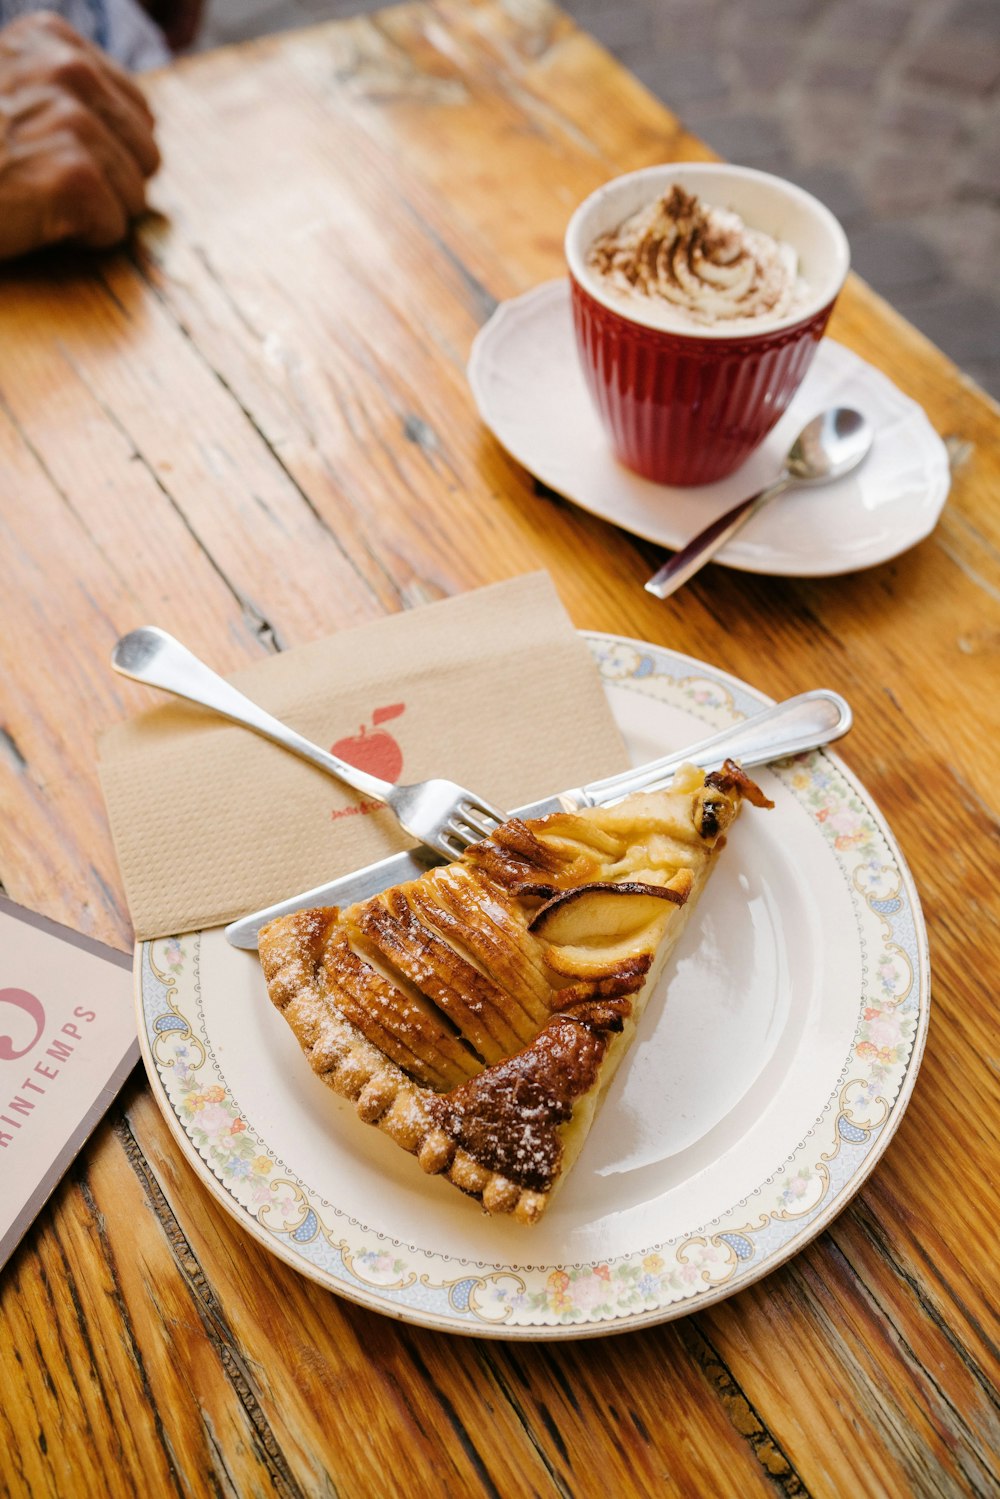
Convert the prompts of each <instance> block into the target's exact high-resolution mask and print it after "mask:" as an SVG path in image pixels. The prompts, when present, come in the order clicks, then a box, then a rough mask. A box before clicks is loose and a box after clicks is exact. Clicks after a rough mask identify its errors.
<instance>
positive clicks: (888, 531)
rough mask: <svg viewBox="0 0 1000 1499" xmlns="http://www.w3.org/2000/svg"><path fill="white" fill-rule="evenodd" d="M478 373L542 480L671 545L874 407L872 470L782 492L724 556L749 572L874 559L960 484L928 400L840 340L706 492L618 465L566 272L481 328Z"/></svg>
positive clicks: (513, 450) (484, 397) (490, 407)
mask: <svg viewBox="0 0 1000 1499" xmlns="http://www.w3.org/2000/svg"><path fill="white" fill-rule="evenodd" d="M468 379H469V385H470V388H471V390H472V393H473V396H474V397H475V401H476V405H477V407H478V409H479V414H480V416H481V417H482V419H483V421H484V422H485V423H486V425H487V427H489V429H490V431H491V432H492V433H493V435H494V436H495V437H496V438H497V440H498V442H500V443H501V444H502V445H503V447H504V448H505V449H506V450H507V452H508V453H510V455H511V457H512V458H514V459H516V461H517V462H518V463H520V464H521V465H523V467H524V468H526V469H527V470H528V471H529V472H530V473H532V474H533V475H534V476H535V478H536V479H539V480H541V482H542V483H543V484H544V485H546V486H547V488H549V489H552V490H554V491H555V492H556V493H557V494H561V495H564V496H565V497H566V498H567V499H568V500H571V501H572V502H573V503H574V504H575V505H579V506H580V507H581V509H583V510H589V511H590V512H591V513H592V514H594V515H598V516H600V517H601V518H602V519H603V520H607V521H610V522H611V523H612V524H613V525H616V526H621V527H623V529H624V530H626V531H631V532H633V533H634V534H635V535H636V536H643V537H645V538H646V540H647V541H654V542H658V543H659V544H660V545H662V546H667V547H672V548H677V547H680V546H683V545H684V543H685V542H686V541H689V540H690V538H691V537H692V536H695V535H697V534H698V532H699V531H701V529H702V528H703V527H704V526H706V525H707V524H708V523H709V522H710V521H712V520H714V519H715V518H716V516H719V515H722V514H723V512H724V511H726V510H728V509H729V508H730V507H731V506H732V505H735V504H736V502H737V500H741V499H744V498H745V496H746V495H748V494H755V493H756V492H757V490H759V489H763V487H764V485H765V484H769V483H770V482H771V480H772V479H773V478H774V476H775V474H777V473H778V472H780V469H781V465H782V462H783V460H784V457H785V454H786V453H787V452H788V449H789V447H790V446H791V444H792V442H793V441H794V439H795V437H796V435H797V433H798V432H799V431H800V430H801V429H802V427H803V425H804V424H805V423H806V422H807V421H808V420H809V419H810V418H811V417H813V416H815V415H817V413H818V412H820V411H824V410H826V409H828V408H829V407H832V406H844V405H846V406H855V407H857V408H858V409H859V410H861V411H864V412H865V414H866V415H867V416H868V417H869V418H870V420H871V421H872V422H873V424H874V426H875V431H876V437H875V445H874V448H873V449H872V452H871V453H870V455H869V456H868V458H867V459H866V460H865V462H864V463H863V464H862V465H861V467H860V468H859V469H857V470H855V472H854V473H852V474H849V475H848V476H847V477H846V478H843V479H838V480H836V481H835V482H834V483H832V484H824V485H822V486H820V487H818V488H816V489H813V490H811V491H808V492H807V491H805V490H802V489H798V490H794V491H792V492H790V493H789V494H787V495H782V496H780V497H779V498H778V499H777V500H775V502H774V503H773V504H772V505H769V506H768V507H767V508H766V509H765V510H763V511H762V512H761V514H760V515H758V516H755V517H754V519H753V520H751V521H750V522H748V524H747V525H746V527H745V528H744V529H743V530H741V531H740V532H739V534H738V535H737V536H735V537H734V538H733V539H732V540H731V541H729V542H728V543H727V544H726V546H724V547H723V548H722V550H721V551H720V552H719V553H718V555H717V556H716V557H715V559H714V560H715V562H716V563H719V564H721V565H722V566H724V567H733V568H739V569H741V570H743V571H745V572H752V573H770V574H775V575H785V576H789V577H803V578H806V577H823V576H829V575H833V574H837V573H846V572H853V571H855V570H856V569H859V568H865V567H874V566H875V565H877V564H878V563H880V562H885V561H887V560H888V559H889V558H890V557H895V556H897V555H898V554H899V553H900V552H904V551H906V550H907V549H908V548H909V547H912V546H915V545H916V543H917V542H919V541H922V540H923V539H924V537H925V536H927V535H929V534H930V532H931V531H932V530H933V529H934V526H935V525H936V524H937V520H938V516H939V515H940V513H941V510H942V507H943V506H944V503H945V501H946V499H947V498H948V491H949V489H950V487H951V477H950V473H949V468H948V454H947V450H946V448H945V445H944V443H943V442H942V440H941V438H940V437H939V436H938V434H937V433H936V432H935V431H934V429H933V427H932V426H931V424H930V422H929V421H928V419H927V416H926V413H925V412H924V411H923V409H922V408H921V407H920V406H919V405H918V404H917V402H916V401H914V400H912V399H911V398H910V397H909V396H907V395H904V393H903V392H902V391H901V390H900V389H899V388H898V387H897V386H896V385H894V384H893V382H892V381H891V380H890V379H889V378H888V377H887V376H886V375H883V374H882V372H881V370H877V369H875V368H874V366H873V365H871V364H869V363H868V362H867V361H866V360H864V359H862V358H861V357H860V355H858V354H855V353H854V351H853V350H852V349H848V348H845V347H844V345H843V344H839V343H836V342H835V341H834V340H833V339H831V338H824V339H822V340H821V342H820V345H819V348H818V349H817V351H816V357H815V359H814V360H813V363H812V365H811V366H810V368H809V370H808V371H807V373H806V377H805V379H804V380H803V382H802V386H801V388H800V389H799V390H798V391H797V392H796V394H795V396H794V397H793V399H792V401H791V403H790V405H789V407H788V410H787V411H786V412H785V413H784V414H783V415H782V417H781V418H780V420H779V421H778V423H777V425H776V426H775V427H774V429H773V431H771V432H770V433H769V434H768V435H767V437H766V438H765V439H764V441H763V443H762V444H761V446H760V447H759V448H758V449H757V451H756V452H755V453H753V454H752V455H751V456H750V458H748V459H747V461H746V463H745V464H743V465H742V467H741V468H739V469H737V471H736V473H734V474H730V475H729V476H728V478H725V479H720V480H719V481H718V482H717V483H714V484H704V485H700V486H698V487H697V488H694V489H685V488H674V487H671V486H669V485H665V484H654V483H653V482H652V481H651V480H649V479H643V478H641V477H640V475H638V474H635V473H633V472H632V471H631V469H628V468H625V467H624V466H623V465H622V464H620V463H618V462H616V460H615V458H614V456H613V454H612V452H611V449H610V447H609V446H608V443H607V441H606V439H605V437H604V434H603V431H602V429H601V427H600V423H599V422H598V419H597V416H596V413H595V412H594V409H593V406H592V404H591V401H590V397H589V395H588V393H587V388H586V386H585V384H584V381H583V376H582V374H581V371H580V366H579V362H578V360H577V356H576V348H575V345H574V337H573V326H572V319H571V315H570V303H569V284H568V282H567V281H565V280H561V281H547V282H545V283H543V285H541V286H537V287H535V288H534V289H533V290H532V291H529V292H525V293H523V295H521V296H519V297H514V298H512V299H511V300H509V301H506V302H501V304H500V306H499V307H498V308H497V310H496V311H495V312H494V314H493V316H492V317H491V318H490V320H489V322H487V323H486V324H484V326H483V327H482V328H481V329H480V330H479V332H478V334H477V335H476V338H475V340H474V342H473V345H472V350H471V353H470V356H469V364H468Z"/></svg>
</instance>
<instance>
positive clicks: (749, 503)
mask: <svg viewBox="0 0 1000 1499" xmlns="http://www.w3.org/2000/svg"><path fill="white" fill-rule="evenodd" d="M791 482H792V476H791V475H790V474H787V473H785V474H782V475H781V477H780V479H776V480H775V481H774V483H773V484H769V485H768V486H767V488H766V489H762V490H760V491H759V493H757V494H752V495H751V496H750V498H749V499H748V500H740V502H739V504H738V505H734V506H733V508H732V510H727V511H726V513H725V515H720V516H719V518H718V519H717V520H714V521H712V523H711V525H709V526H706V527H705V529H704V531H699V533H698V535H697V536H696V537H695V538H694V539H693V540H692V541H689V542H688V544H687V546H685V547H681V549H680V551H679V552H675V553H674V555H673V556H672V557H671V558H669V559H668V560H667V561H666V562H665V563H664V564H663V566H662V567H661V568H660V570H659V572H657V573H654V574H653V576H652V577H651V578H650V580H649V582H648V583H647V584H646V592H647V593H655V594H656V597H657V598H658V599H665V598H668V597H669V596H670V594H672V593H676V591H677V589H678V588H680V587H681V586H682V584H684V583H686V582H687V580H688V579H689V578H693V577H694V575H695V573H696V572H700V571H701V569H702V568H703V567H704V566H705V563H706V562H708V561H709V560H710V559H711V558H712V557H714V556H715V554H716V552H717V551H718V550H719V549H720V547H724V546H725V544H726V542H727V541H728V540H729V538H730V537H731V536H735V535H736V532H737V531H738V530H739V529H740V527H741V526H745V525H746V523H747V521H748V520H749V519H750V517H751V516H752V515H756V514H757V511H758V510H762V509H763V508H764V506H765V505H766V504H767V503H768V501H769V500H773V499H774V497H775V495H779V494H781V493H782V491H783V490H785V489H787V488H788V486H789V484H790V483H791Z"/></svg>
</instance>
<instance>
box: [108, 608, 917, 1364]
mask: <svg viewBox="0 0 1000 1499" xmlns="http://www.w3.org/2000/svg"><path fill="white" fill-rule="evenodd" d="M584 638H585V640H586V641H587V644H588V645H589V647H590V649H591V651H592V653H593V655H594V658H595V661H596V663H597V666H598V669H599V671H600V673H601V676H602V679H603V681H604V684H605V687H606V690H607V693H608V697H609V702H610V704H611V707H612V710H613V712H614V713H615V716H616V719H617V721H618V722H619V725H620V727H621V728H622V732H623V734H624V736H625V739H626V742H627V743H628V744H629V746H630V749H631V752H632V754H633V756H634V757H635V758H636V759H637V760H638V759H642V758H648V757H650V756H651V755H652V754H654V753H656V752H657V750H659V751H660V752H662V751H663V750H664V749H666V748H669V747H670V746H671V745H675V744H676V745H681V744H683V743H684V742H685V740H686V739H687V740H689V741H694V740H695V739H697V738H700V737H703V736H704V735H705V734H706V733H708V732H711V731H712V730H713V729H716V728H720V727H723V726H724V725H725V724H727V723H731V722H733V721H735V720H737V719H739V718H741V717H744V716H746V715H747V714H748V713H751V712H754V711H755V710H756V709H757V708H758V707H759V706H761V704H762V703H764V702H766V701H767V699H765V698H763V697H762V696H761V694H759V693H757V692H756V691H754V690H753V689H752V688H750V687H748V686H747V685H746V684H744V683H742V682H740V681H738V680H737V679H736V678H734V677H731V676H728V675H726V674H725V673H723V672H721V671H719V670H718V669H716V668H714V667H711V666H708V665H706V664H705V663H703V662H699V661H695V660H693V659H691V658H689V657H685V656H681V655H678V654H676V653H674V652H672V651H669V650H666V649H664V648H662V647H658V646H652V645H647V644H644V643H642V642H638V641H631V640H626V639H623V638H620V637H612V636H605V635H596V634H589V635H586V636H584ZM759 778H760V779H761V781H762V784H764V785H765V788H766V789H767V791H768V793H769V795H770V796H771V797H772V798H773V799H774V801H775V803H776V805H775V810H774V811H773V812H769V813H766V814H765V813H756V812H753V813H751V812H750V811H749V809H748V811H747V812H746V813H745V814H744V817H742V818H741V819H740V821H739V823H738V824H737V825H736V828H735V829H734V830H733V833H732V834H731V836H730V847H729V848H728V849H727V854H726V859H725V860H724V861H722V862H720V865H719V868H718V869H717V870H716V872H715V875H714V876H713V881H712V883H711V884H710V885H709V887H708V889H707V890H706V892H705V895H704V896H703V898H702V901H701V903H700V905H699V908H698V911H697V912H696V913H695V918H694V921H693V922H692V923H691V924H690V926H689V929H688V932H687V933H686V934H685V937H684V939H683V941H682V943H681V945H680V947H679V948H678V950H677V952H676V953H675V954H674V957H673V958H672V960H671V963H670V965H668V968H667V971H666V973H665V974H664V977H663V978H662V979H661V981H660V985H659V988H658V990H657V991H656V993H655V994H654V996H653V998H652V999H651V1001H650V1004H649V1007H648V1009H647V1012H646V1015H645V1016H644V1019H643V1025H642V1027H641V1028H640V1035H639V1037H638V1038H637V1041H636V1043H635V1045H634V1046H633V1050H632V1054H631V1055H630V1057H629V1058H628V1059H626V1062H625V1064H624V1066H623V1068H622V1069H621V1072H620V1073H619V1075H618V1077H616V1079H615V1081H614V1083H613V1085H612V1088H611V1090H610V1092H609V1095H608V1097H607V1099H606V1101H605V1103H604V1105H603V1107H602V1111H601V1114H600V1116H599V1124H600V1126H601V1127H600V1128H596V1127H595V1129H594V1130H593V1131H592V1134H591V1138H590V1139H589V1140H588V1142H587V1146H586V1147H585V1150H584V1152H583V1154H582V1155H581V1157H580V1160H579V1161H578V1163H577V1165H576V1166H575V1167H574V1171H573V1172H572V1173H571V1174H570V1177H569V1178H568V1180H567V1182H566V1183H565V1184H563V1185H562V1186H561V1187H560V1192H559V1194H558V1195H557V1197H556V1198H555V1199H554V1200H553V1203H552V1205H551V1207H550V1209H549V1211H548V1213H547V1214H546V1218H545V1219H543V1221H542V1224H540V1225H539V1226H538V1227H537V1228H534V1229H523V1228H520V1227H519V1226H517V1225H513V1224H510V1223H508V1222H507V1221H506V1220H495V1219H488V1218H486V1217H485V1216H484V1215H483V1214H481V1213H479V1212H478V1211H477V1210H476V1209H475V1207H474V1205H472V1204H470V1203H468V1202H467V1201H466V1200H465V1199H463V1198H462V1197H461V1196H460V1195H459V1194H458V1193H456V1192H455V1191H454V1189H453V1188H450V1187H449V1186H447V1184H445V1183H442V1182H440V1181H436V1180H430V1179H427V1178H425V1177H423V1176H422V1174H421V1173H420V1172H419V1170H418V1169H416V1168H415V1166H414V1163H413V1162H412V1161H411V1160H410V1158H409V1157H408V1156H406V1155H405V1153H404V1152H402V1151H400V1150H398V1148H397V1147H395V1146H394V1145H392V1143H391V1142H390V1141H386V1140H385V1139H384V1137H382V1136H381V1135H379V1133H378V1132H377V1131H375V1130H370V1129H368V1130H366V1129H364V1128H363V1127H362V1126H361V1124H360V1122H359V1121H358V1120H357V1119H356V1117H355V1116H354V1115H353V1113H352V1111H350V1109H349V1107H348V1106H347V1105H343V1104H342V1102H341V1100H339V1099H337V1098H336V1097H335V1096H334V1095H332V1094H331V1093H330V1092H329V1090H327V1089H326V1088H324V1087H323V1085H322V1084H321V1083H320V1082H319V1081H318V1079H316V1078H314V1077H313V1075H312V1074H311V1073H310V1072H309V1071H308V1068H307V1067H306V1065H305V1063H304V1061H303V1059H302V1057H301V1054H300V1053H299V1051H298V1048H297V1045H296V1044H295V1042H294V1040H293V1039H292V1038H291V1037H290V1033H287V1027H285V1026H284V1023H283V1022H282V1021H281V1019H280V1017H279V1016H278V1015H277V1014H276V1012H275V1011H274V1010H273V1008H272V1007H271V1006H270V1004H269V1002H268V1000H267V997H266V991H265V989H264V985H263V979H262V977H261V975H260V970H259V966H258V964H257V961H256V956H255V955H253V954H247V953H240V952H237V950H236V949H233V948H230V947H229V946H228V944H226V942H225V940H224V936H223V934H222V930H221V929H216V930H214V931H209V932H204V933H191V934H186V935H182V936H178V937H171V938H164V939H159V940H156V941H152V942H145V943H140V944H139V945H138V947H137V950H136V1000H137V1008H138V1019H139V1035H140V1043H141V1046H142V1051H143V1057H144V1061H145V1064H146V1068H147V1071H148V1074H149V1077H150V1080H151V1083H152V1086H153V1092H154V1095H155V1097H156V1099H157V1102H158V1103H159V1105H160V1107H161V1109H162V1111H163V1113H164V1115H165V1117H166V1120H167V1122H168V1124H169V1125H170V1127H171V1129H172V1131H173V1133H174V1135H175V1137H176V1138H177V1140H178V1141H179V1143H180V1145H181V1148H182V1151H183V1153H184V1155H185V1157H186V1158H187V1160H188V1161H189V1162H190V1164H191V1165H192V1166H193V1167H194V1169H195V1170H196V1172H197V1174H198V1176H199V1177H200V1178H201V1180H202V1181H203V1182H204V1183H205V1184H206V1185H207V1186H208V1187H209V1189H210V1190H211V1191H212V1193H213V1194H214V1195H215V1196H216V1197H217V1198H218V1200H219V1201H220V1202H221V1203H222V1204H223V1206H224V1207H225V1208H226V1209H227V1210H228V1211H229V1212H230V1213H231V1214H232V1215H233V1217H234V1218H235V1219H236V1220H237V1221H238V1222H239V1223H240V1224H241V1225H242V1226H243V1227H244V1228H245V1229H246V1230H247V1231H249V1232H250V1233H251V1234H253V1235H254V1236H255V1237H256V1238H257V1239H258V1240H259V1241H260V1242H261V1243H262V1244H264V1245H265V1246H266V1247H267V1248H268V1249H269V1250H270V1251H271V1252H272V1253H274V1254H276V1255H277V1256H279V1257H280V1258H281V1259H283V1260H285V1261H286V1262H288V1263H289V1264H290V1265H292V1266H293V1267H294V1268H295V1269H297V1270H299V1271H301V1272H302V1273H304V1274H305V1275H307V1276H309V1277H311V1278H312V1279H314V1280H316V1281H318V1282H319V1283H320V1284H322V1285H324V1286H326V1287H327V1288H328V1289H330V1290H333V1291H335V1292H337V1293H339V1294H341V1295H344V1296H346V1297H348V1298H349V1299H351V1300H354V1301H357V1302H360V1303H361V1304H363V1305H366V1306H368V1307H371V1308H373V1309H376V1310H378V1311H381V1312H384V1313H387V1314H389V1315H392V1316H396V1317H399V1318H402V1319H405V1320H407V1321H411V1322H414V1323H417V1324H421V1325H425V1326H429V1327H434V1328H438V1329H444V1330H448V1331H453V1332H458V1333H467V1334H473V1335H476V1336H492V1337H502V1338H558V1337H580V1336H594V1335H598V1334H602V1333H612V1332H619V1331H626V1330H629V1329H633V1328H637V1327H641V1326H645V1325H649V1324H651V1323H655V1322H660V1321H665V1320H667V1319H669V1318H672V1317H676V1316H681V1315H685V1314H686V1313H687V1312H690V1311H694V1310H697V1309H699V1308H701V1307H703V1306H706V1305H708V1304H710V1303H711V1302H714V1301H718V1300H720V1299H721V1298H723V1297H725V1296H729V1295H731V1294H732V1293H733V1292H735V1291H738V1290H741V1289H742V1288H744V1287H745V1286H747V1285H749V1284H751V1283H752V1282H753V1281H755V1280H757V1279H759V1278H760V1277H761V1276H763V1275H765V1274H767V1273H769V1272H770V1271H771V1270H773V1269H775V1268H776V1267H777V1266H779V1265H780V1264H782V1263H783V1262H784V1261H785V1260H786V1259H788V1258H789V1257H790V1256H791V1255H793V1254H795V1253H797V1252H798V1250H799V1249H801V1248H802V1247H803V1246H804V1245H805V1244H807V1243H808V1242H809V1241H810V1240H811V1239H812V1238H813V1237H814V1236H815V1235H816V1234H817V1233H819V1232H820V1231H821V1230H822V1229H823V1228H824V1227H825V1226H826V1225H827V1224H828V1223H829V1222H830V1221H831V1219H832V1218H833V1217H834V1216H835V1215H836V1214H837V1213H838V1212H839V1211H840V1210H841V1209H842V1208H843V1207H844V1205H845V1204H846V1203H847V1201H848V1200H849V1199H850V1197H851V1196H852V1195H853V1193H854V1192H855V1191H857V1189H858V1188H859V1186H860V1185H861V1184H862V1182H863V1181H864V1180H865V1178H866V1177H867V1175H868V1174H869V1172H870V1171H871V1170H872V1169H873V1167H874V1166H875V1164H876V1162H877V1161H878V1159H879V1158H880V1156H881V1155H882V1153H883V1152H884V1150H885V1148H886V1146H887V1145H888V1143H889V1140H890V1138H891V1136H892V1134H893V1133H894V1131H895V1129H896V1127H897V1126H898V1124H899V1121H900V1119H901V1117H902V1114H903V1111H904V1109H905V1107H906V1103H907V1101H908V1099H909V1096H910V1093H911V1091H912V1088H913V1084H914V1080H915V1078H916V1074H917V1069H918V1067H919V1063H920V1057H921V1053H922V1050H923V1045H924V1040H925V1037H926V1032H927V1025H928V1019H929V1006H930V971H929V961H928V954H927V941H926V934H925V931H924V925H923V919H922V916H921V912H920V906H919V901H918V898H917V894H916V891H915V889H914V886H913V882H912V879H911V877H910V875H909V872H908V870H907V868H906V865H905V862H904V860H903V858H902V855H901V853H900V851H899V849H898V847H897V846H896V844H895V841H894V839H893V837H892V834H891V833H890V831H889V830H888V828H887V826H886V824H885V822H884V820H883V818H882V816H881V814H880V813H879V812H878V810H877V808H876V807H875V806H874V805H873V803H872V801H871V798H870V797H869V796H868V794H867V793H866V792H865V790H864V788H863V787H862V786H861V785H860V784H859V783H858V782H857V781H856V780H855V778H854V777H853V775H852V774H851V773H850V772H849V771H848V770H847V768H846V767H845V766H844V765H843V764H842V762H841V761H840V760H839V758H838V757H837V756H836V755H833V754H831V753H829V752H828V751H822V752H815V753H813V754H810V755H804V756H797V757H795V758H794V759H791V760H788V761H785V762H782V763H781V764H778V765H775V766H772V767H770V768H769V769H767V770H765V771H761V772H760V773H759Z"/></svg>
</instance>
